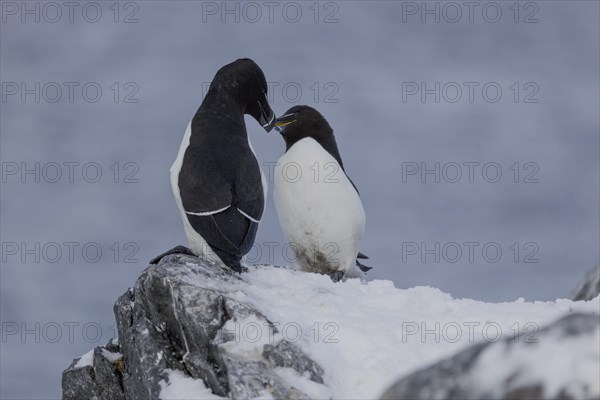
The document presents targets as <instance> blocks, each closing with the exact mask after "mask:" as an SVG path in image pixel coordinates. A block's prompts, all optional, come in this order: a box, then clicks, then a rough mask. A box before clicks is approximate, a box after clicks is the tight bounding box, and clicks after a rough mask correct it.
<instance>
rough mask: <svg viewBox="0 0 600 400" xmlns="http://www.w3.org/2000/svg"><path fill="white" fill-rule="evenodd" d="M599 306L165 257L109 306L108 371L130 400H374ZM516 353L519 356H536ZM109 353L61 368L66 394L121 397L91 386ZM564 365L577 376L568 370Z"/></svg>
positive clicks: (597, 301)
mask: <svg viewBox="0 0 600 400" xmlns="http://www.w3.org/2000/svg"><path fill="white" fill-rule="evenodd" d="M599 308H600V299H599V298H596V299H593V300H591V301H587V302H583V301H580V302H575V301H572V300H568V299H561V300H556V301H553V302H525V301H524V300H523V299H518V300H516V301H514V302H509V303H484V302H480V301H475V300H471V299H453V298H452V297H451V296H450V295H449V294H446V293H443V292H441V291H440V290H438V289H435V288H431V287H416V288H411V289H406V290H400V289H397V288H395V287H394V285H393V284H392V283H391V282H390V281H383V280H374V281H370V282H368V283H366V282H361V281H359V280H348V281H345V282H339V283H334V282H332V281H331V279H329V277H327V276H324V275H318V274H312V273H306V272H302V271H296V270H293V269H290V268H277V267H272V266H256V267H250V268H249V271H248V272H246V273H243V274H242V275H238V274H235V273H233V272H231V271H230V270H228V269H224V268H221V267H219V266H217V265H214V264H211V263H209V262H206V261H203V260H201V259H198V258H195V257H189V256H183V255H171V256H167V257H165V258H164V259H163V260H161V262H160V263H159V264H158V265H154V266H150V267H149V268H147V269H146V270H145V271H144V272H143V273H142V274H141V275H140V276H139V278H138V280H137V281H136V284H135V286H134V288H133V289H130V290H128V291H127V292H126V293H125V294H123V295H122V296H121V297H120V298H119V300H118V301H117V303H116V304H115V315H116V320H117V326H118V333H119V348H118V351H119V352H120V353H121V354H123V358H122V359H117V360H116V361H113V362H112V363H113V365H114V364H115V363H116V364H118V363H121V365H122V368H117V367H115V369H113V370H112V373H113V375H114V379H113V380H112V381H111V382H116V384H112V383H111V385H112V387H118V388H120V390H121V393H122V395H123V397H124V398H125V400H138V399H142V400H143V399H159V398H161V399H205V398H224V397H229V398H234V399H242V398H243V399H246V398H253V397H260V398H276V399H279V398H319V399H326V398H344V399H374V398H379V397H380V396H381V395H382V393H384V392H385V390H386V389H387V388H389V387H390V386H391V385H392V384H394V383H395V382H397V381H398V379H400V378H402V377H406V376H408V375H410V374H411V373H412V372H414V371H416V370H418V369H422V368H425V367H427V366H429V365H433V364H435V363H436V362H439V361H440V360H442V359H444V358H448V357H451V356H452V355H454V354H456V353H457V352H460V351H462V350H465V349H468V348H470V347H471V346H472V345H474V344H476V343H482V344H481V345H480V346H486V343H488V342H490V343H491V342H498V343H494V346H496V345H498V346H500V344H501V343H505V341H502V339H505V340H506V341H510V340H513V341H514V340H515V337H518V338H523V339H525V338H526V339H536V338H538V339H539V340H540V344H543V343H544V341H543V340H542V339H543V338H545V337H546V336H545V335H546V334H545V333H544V332H546V331H545V330H543V329H541V328H542V327H544V326H547V325H550V324H552V323H553V322H555V321H556V320H558V319H560V318H562V317H565V316H566V315H569V314H575V313H588V314H589V313H595V314H594V315H595V316H596V318H597V317H598V310H599ZM567 321H568V320H567ZM562 341H563V339H556V340H555V341H554V344H555V345H556V344H557V343H562ZM575 344H576V343H575V341H572V340H570V339H569V340H567V339H566V336H565V339H564V343H562V344H561V346H563V347H564V348H567V347H569V346H572V347H573V349H574V353H575V352H576V351H578V350H577V349H579V347H576V346H575ZM492 348H493V347H490V349H492ZM514 349H515V350H514V351H515V354H519V355H521V356H522V357H524V358H527V357H529V355H530V354H533V353H532V352H528V351H526V350H523V351H521V349H520V348H519V347H516V346H515V347H514ZM105 351H106V349H102V348H99V349H96V350H95V351H94V353H93V357H90V355H89V354H88V355H87V356H85V357H83V359H82V360H83V361H82V360H80V359H77V360H75V361H74V363H73V364H71V366H70V367H69V368H68V369H67V370H65V372H64V373H63V393H64V395H63V396H64V398H65V399H75V398H92V399H98V400H104V399H113V398H119V397H114V396H113V397H107V396H106V395H105V394H103V393H104V392H101V391H100V390H99V389H97V387H98V385H99V383H98V382H97V380H98V376H99V372H98V371H96V368H97V367H96V364H99V363H100V356H101V355H102V357H107V356H106V355H105V353H104V352H105ZM467 351H469V350H467ZM546 351H548V353H549V354H552V351H551V350H548V349H547V348H545V347H544V348H543V350H542V352H546ZM521 353H522V354H521ZM97 354H98V358H99V361H98V362H96V356H97ZM589 355H590V357H591V356H594V355H595V356H596V361H595V362H596V364H593V362H591V361H590V360H588V361H587V362H588V364H586V365H588V366H589V365H592V366H595V367H594V368H596V369H598V368H597V367H598V364H600V361H598V359H597V357H598V349H597V347H595V348H592V349H591V350H590V353H589ZM532 357H533V356H532ZM535 357H538V356H537V355H535ZM108 359H109V360H110V357H109V358H108ZM532 360H533V361H536V362H537V361H538V359H537V358H532ZM90 363H91V364H92V365H89V364H90ZM490 365H491V366H490ZM524 365H526V364H524ZM582 365H583V364H582ZM76 366H77V368H76ZM500 367H501V365H496V364H493V363H492V364H485V368H487V369H488V370H490V371H492V372H491V373H492V375H493V374H494V373H495V372H494V371H497V373H498V374H504V373H508V371H506V370H505V369H502V368H500ZM548 367H549V368H550V367H551V366H548ZM564 367H565V372H569V373H570V372H572V371H574V370H575V369H574V365H573V364H568V365H565V366H564ZM552 368H554V369H556V368H557V367H556V364H553V365H552ZM102 371H104V370H100V375H101V376H102V375H103V374H104V372H102ZM564 376H572V375H568V374H566V373H565V374H564ZM104 381H106V379H105V380H104ZM492 383H493V384H495V382H491V381H490V382H489V384H490V385H492ZM490 387H492V386H490ZM594 390H596V389H594V388H593V387H592V388H591V389H590V392H589V393H590V394H591V395H594V393H595V392H594ZM598 394H600V392H596V394H595V395H596V396H597V395H598ZM94 396H95V397H94Z"/></svg>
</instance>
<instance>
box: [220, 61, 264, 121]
mask: <svg viewBox="0 0 600 400" xmlns="http://www.w3.org/2000/svg"><path fill="white" fill-rule="evenodd" d="M213 88H217V89H220V90H222V91H225V92H227V93H228V94H229V95H230V96H232V97H233V98H235V99H236V101H237V102H238V104H239V105H240V106H241V107H242V109H243V110H244V113H245V114H248V115H251V116H252V117H254V119H256V120H257V121H258V123H259V124H260V125H261V126H262V127H263V128H264V129H265V130H266V131H267V132H269V131H270V130H271V129H273V126H274V123H275V113H274V112H273V110H272V109H271V106H270V105H269V101H268V98H267V91H268V87H267V80H266V79H265V74H263V72H262V70H261V69H260V67H259V66H258V65H257V64H256V63H255V62H254V61H252V60H251V59H249V58H240V59H239V60H236V61H234V62H232V63H231V64H227V65H225V66H224V67H222V68H221V69H220V70H219V71H217V74H216V75H215V78H214V79H213V81H212V83H211V85H210V89H213Z"/></svg>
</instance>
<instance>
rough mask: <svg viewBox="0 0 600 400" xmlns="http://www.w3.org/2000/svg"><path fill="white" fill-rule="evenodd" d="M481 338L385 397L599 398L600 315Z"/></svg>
mask: <svg viewBox="0 0 600 400" xmlns="http://www.w3.org/2000/svg"><path fill="white" fill-rule="evenodd" d="M537 336H538V337H537V338H535V339H532V338H528V337H527V335H526V334H525V335H521V336H518V337H516V338H507V339H504V340H502V341H500V342H495V343H479V344H476V345H473V346H471V347H469V348H467V349H466V350H463V351H461V352H459V353H458V354H457V355H455V356H453V357H451V358H449V359H445V360H442V361H440V362H438V363H436V364H434V365H433V366H430V367H427V368H425V369H422V370H420V371H417V372H415V373H413V374H411V375H409V376H408V377H405V378H404V379H401V380H400V381H398V382H397V383H396V384H394V385H393V386H392V387H390V388H389V389H388V390H387V391H386V392H385V393H384V394H383V396H382V399H386V400H387V399H415V400H419V399H423V400H435V399H472V400H487V399H512V400H534V399H597V398H599V396H600V352H599V349H598V346H599V344H600V318H599V317H598V315H597V314H571V315H569V316H567V317H564V318H562V319H560V320H558V321H557V322H554V323H553V324H550V325H549V326H547V327H545V328H544V329H542V330H540V331H539V335H537Z"/></svg>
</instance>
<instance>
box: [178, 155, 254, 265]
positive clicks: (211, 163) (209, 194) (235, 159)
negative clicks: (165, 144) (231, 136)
mask: <svg viewBox="0 0 600 400" xmlns="http://www.w3.org/2000/svg"><path fill="white" fill-rule="evenodd" d="M229 147H230V146H229ZM211 150H212V149H210V148H207V149H203V150H200V149H199V148H197V147H195V146H189V147H188V149H187V150H186V152H185V155H184V160H183V165H182V169H181V171H180V173H179V190H180V194H181V201H182V203H183V208H184V210H185V211H186V215H187V218H188V221H189V222H190V224H191V225H192V227H193V228H194V230H196V232H198V233H199V234H200V235H201V236H202V237H203V238H204V240H206V242H207V243H208V244H209V245H210V246H211V247H213V248H216V249H219V250H221V251H223V252H225V253H228V254H231V255H234V256H236V257H241V256H242V255H244V254H246V253H247V252H248V251H250V249H251V247H252V245H253V244H254V239H255V237H256V232H257V229H258V222H257V221H259V220H260V219H261V217H262V213H263V209H264V204H265V199H264V193H263V188H262V182H261V176H260V169H259V166H258V162H257V161H256V158H255V157H254V154H252V152H251V150H250V149H249V148H248V147H247V146H243V145H242V146H239V147H238V146H236V147H234V148H230V149H229V150H230V153H231V155H230V156H227V157H223V155H222V154H218V153H217V152H216V151H211ZM218 210H222V211H219V212H215V211H218ZM240 211H241V212H240ZM199 214H207V215H199ZM249 217H250V218H249Z"/></svg>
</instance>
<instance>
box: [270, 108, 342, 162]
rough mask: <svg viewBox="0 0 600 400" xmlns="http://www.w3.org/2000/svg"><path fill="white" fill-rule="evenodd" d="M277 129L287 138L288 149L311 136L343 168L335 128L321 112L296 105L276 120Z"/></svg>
mask: <svg viewBox="0 0 600 400" xmlns="http://www.w3.org/2000/svg"><path fill="white" fill-rule="evenodd" d="M275 129H276V130H277V131H279V133H280V134H281V136H283V139H284V140H285V146H286V151H287V150H289V149H290V147H292V146H293V145H294V143H296V142H298V141H300V140H302V139H304V138H307V137H310V138H313V139H314V140H316V141H317V142H318V143H319V144H320V145H321V146H323V148H324V149H325V150H327V151H328V152H329V154H331V155H332V156H333V157H334V158H335V159H336V160H337V161H338V163H339V164H340V166H341V167H342V168H343V164H342V158H341V157H340V154H339V151H338V148H337V143H336V141H335V136H334V135H333V129H331V126H329V123H328V122H327V120H326V119H325V117H323V116H322V115H321V113H320V112H318V111H317V110H315V109H314V108H312V107H309V106H294V107H292V108H290V109H289V110H287V111H286V112H285V113H284V114H283V115H282V116H280V117H279V118H277V119H276V120H275Z"/></svg>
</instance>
